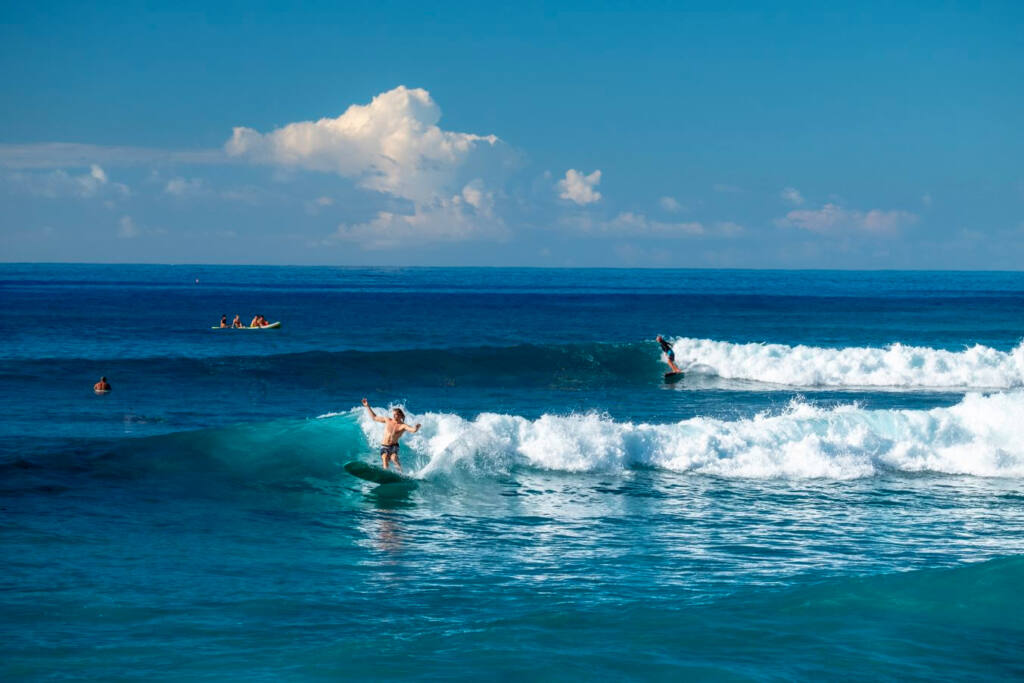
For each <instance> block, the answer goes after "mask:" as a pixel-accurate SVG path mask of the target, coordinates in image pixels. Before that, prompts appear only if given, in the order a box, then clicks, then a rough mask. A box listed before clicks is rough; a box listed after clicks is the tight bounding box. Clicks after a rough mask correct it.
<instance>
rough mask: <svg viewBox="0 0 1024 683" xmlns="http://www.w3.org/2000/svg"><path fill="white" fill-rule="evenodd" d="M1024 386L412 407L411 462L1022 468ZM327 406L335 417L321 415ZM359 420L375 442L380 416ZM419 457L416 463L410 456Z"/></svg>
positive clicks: (762, 471)
mask: <svg viewBox="0 0 1024 683" xmlns="http://www.w3.org/2000/svg"><path fill="white" fill-rule="evenodd" d="M1021 416H1024V393H1021V392H1011V393H1002V394H993V395H982V394H968V395H967V396H965V397H964V399H963V400H962V401H961V402H960V403H958V404H956V405H954V406H952V407H948V408H934V409H932V410H865V409H862V408H859V407H857V406H856V405H851V406H841V407H833V408H820V407H816V406H813V405H809V404H807V403H802V402H793V403H792V404H791V405H790V406H789V407H788V409H787V410H785V411H784V412H782V413H781V414H776V415H768V414H764V415H759V416H757V417H755V418H752V419H742V420H735V421H728V420H721V419H713V418H707V417H696V418H692V419H688V420H683V421H681V422H677V423H674V424H646V423H640V424H634V423H631V422H617V421H615V420H613V419H611V418H610V417H607V416H604V415H600V414H577V415H566V416H558V415H544V416H543V417H540V418H538V419H535V420H529V419H526V418H524V417H520V416H515V415H502V414H497V413H482V414H480V415H478V416H477V417H475V418H473V419H466V418H464V417H460V416H458V415H452V414H446V413H426V414H423V415H410V418H409V419H410V422H422V423H423V428H422V430H421V431H420V432H419V433H417V434H412V435H409V436H407V437H406V439H405V443H406V448H407V451H411V453H409V454H408V455H403V458H406V462H407V467H408V466H410V465H411V466H412V468H414V469H416V470H417V476H420V477H426V478H429V477H431V476H433V475H435V474H443V473H446V472H452V471H456V470H469V471H479V472H481V473H485V472H507V471H510V470H512V469H514V468H517V467H528V468H536V469H543V470H553V471H565V472H589V471H616V470H623V469H629V468H636V467H651V468H661V469H666V470H673V471H677V472H690V473H699V474H708V475H716V476H723V477H744V478H829V479H855V478H860V477H869V476H873V475H877V474H881V473H885V472H894V471H895V472H914V473H917V472H933V473H945V474H967V475H976V476H985V477H1022V476H1024V421H1022V420H1021ZM323 417H329V415H328V416H323ZM338 417H341V418H342V419H345V420H352V419H355V420H358V422H359V425H360V427H361V428H362V432H363V435H364V436H365V438H366V440H367V441H368V442H369V443H371V444H373V443H376V442H377V441H376V440H377V438H378V437H379V432H380V425H379V424H376V423H374V422H373V421H372V420H371V419H370V418H369V417H368V416H367V415H366V414H365V412H364V411H361V410H358V411H354V412H349V413H344V414H341V415H339V416H338ZM410 458H412V461H411V462H410V461H409V459H410Z"/></svg>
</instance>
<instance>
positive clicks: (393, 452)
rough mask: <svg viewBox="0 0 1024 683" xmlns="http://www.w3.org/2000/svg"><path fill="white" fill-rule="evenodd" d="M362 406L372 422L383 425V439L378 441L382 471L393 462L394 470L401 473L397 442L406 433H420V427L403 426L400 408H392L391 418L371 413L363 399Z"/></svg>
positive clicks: (403, 416) (403, 414) (371, 409)
mask: <svg viewBox="0 0 1024 683" xmlns="http://www.w3.org/2000/svg"><path fill="white" fill-rule="evenodd" d="M363 406H364V407H365V408H366V409H367V410H368V411H369V412H370V417H372V418H373V420H374V422H383V423H384V437H383V438H382V439H381V441H380V459H381V463H382V465H383V467H384V469H387V468H388V463H389V462H393V463H394V464H395V469H397V470H398V471H399V472H401V471H402V463H401V462H399V461H398V440H399V439H401V438H402V434H404V433H406V432H410V433H412V434H415V433H416V432H418V431H420V425H419V424H417V425H416V426H415V427H410V426H409V425H407V424H405V412H404V411H403V410H402V409H401V408H394V409H393V410H392V413H393V417H381V416H380V415H377V413H375V412H373V408H371V407H370V403H369V401H367V400H366V399H365V398H364V399H363Z"/></svg>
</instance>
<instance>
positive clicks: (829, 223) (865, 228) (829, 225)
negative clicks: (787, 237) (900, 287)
mask: <svg viewBox="0 0 1024 683" xmlns="http://www.w3.org/2000/svg"><path fill="white" fill-rule="evenodd" d="M915 222H917V215H916V214H913V213H911V212H909V211H901V210H896V211H882V210H880V209H872V210H870V211H867V212H864V211H854V210H850V209H844V208H843V207H841V206H839V205H838V204H833V203H828V204H825V205H824V206H823V207H821V208H820V209H799V210H794V211H790V212H789V213H787V214H786V215H785V217H783V218H779V219H776V221H775V224H776V225H778V226H780V227H793V228H799V229H801V230H807V231H809V232H815V233H819V234H837V233H843V232H851V231H854V232H858V231H859V232H867V233H875V234H886V233H894V232H896V231H898V230H899V229H900V228H902V227H903V226H906V225H912V224H913V223H915Z"/></svg>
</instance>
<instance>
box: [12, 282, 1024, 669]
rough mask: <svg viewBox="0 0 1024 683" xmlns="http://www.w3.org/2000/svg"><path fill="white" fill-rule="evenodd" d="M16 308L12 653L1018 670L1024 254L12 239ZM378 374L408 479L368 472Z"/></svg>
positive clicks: (1022, 657) (266, 663)
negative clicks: (626, 258)
mask: <svg viewBox="0 0 1024 683" xmlns="http://www.w3.org/2000/svg"><path fill="white" fill-rule="evenodd" d="M0 311H2V315H0V333H2V337H3V340H4V343H3V344H2V345H0V390H2V393H3V395H4V396H5V401H4V419H3V421H2V423H0V557H2V558H3V572H2V574H0V576H2V578H0V581H2V584H0V586H2V587H0V629H2V632H3V635H4V637H3V638H2V639H0V678H2V679H4V680H26V679H39V678H50V677H52V678H90V679H102V680H123V679H133V680H139V679H146V680H150V679H157V680H196V679H219V680H225V679H226V680H258V679H274V680H279V679H285V680H338V679H344V680H409V679H412V680H476V679H484V680H521V679H523V678H527V677H528V678H530V679H533V680H537V681H542V680H543V681H546V680H552V681H563V680H669V679H671V680H687V679H696V680H794V679H797V680H811V679H821V678H829V679H872V680H874V679H882V680H906V679H917V680H926V679H927V680H934V679H954V678H955V679H967V680H1005V679H1008V678H1020V677H1024V647H1022V643H1024V598H1022V593H1024V592H1022V591H1021V589H1020V583H1021V582H1022V581H1024V490H1022V487H1021V483H1022V481H1024V344H1022V336H1024V273H1009V272H849V271H728V270H723V271H715V270H590V269H580V270H545V269H472V268H454V269H445V268H437V269H432V268H418V269H402V268H395V269H391V268H291V267H226V266H124V265H46V264H6V265H0ZM257 313H260V314H263V315H264V316H265V317H266V318H267V319H268V320H270V321H281V323H282V326H281V328H280V329H277V330H241V331H235V330H214V329H211V326H214V325H217V324H218V322H219V320H220V316H221V315H222V314H225V315H227V316H228V318H229V319H231V318H232V317H233V316H234V315H235V314H239V315H241V317H242V319H243V320H245V321H246V322H248V320H250V319H251V318H252V317H253V315H255V314H257ZM659 334H661V335H664V336H665V337H666V338H667V339H668V340H669V341H670V342H671V343H672V345H673V348H674V351H675V354H676V359H677V362H678V363H679V364H680V366H681V367H683V369H684V370H685V371H686V375H685V377H684V379H683V380H682V381H680V382H677V383H674V384H668V383H665V381H664V379H663V373H664V372H665V370H666V366H665V363H664V361H663V360H662V357H661V353H660V350H659V348H658V345H657V344H656V343H655V342H654V337H655V336H656V335H659ZM101 375H104V376H106V377H107V378H108V380H109V382H110V383H111V385H112V387H113V390H112V391H111V392H110V393H109V394H107V395H96V394H94V393H93V391H92V385H93V384H94V383H95V382H96V381H97V380H98V379H99V377H100V376H101ZM363 397H367V398H368V399H369V401H370V404H371V405H372V406H373V407H374V408H375V409H377V410H378V412H380V411H387V410H388V409H389V408H391V407H402V408H404V410H405V411H406V412H407V413H408V421H409V422H410V423H422V429H421V431H420V432H419V433H416V434H410V435H407V436H406V437H405V438H404V439H403V442H402V443H403V445H402V451H401V458H402V462H403V464H404V466H405V468H406V471H407V472H408V473H410V474H411V476H412V477H413V478H414V479H415V483H416V486H415V487H412V486H398V487H394V486H392V487H387V486H385V487H381V488H377V487H375V486H374V485H372V484H370V483H368V482H365V481H363V480H360V479H356V478H354V477H352V476H350V475H349V474H347V473H346V472H345V470H344V469H343V465H344V463H346V462H348V461H350V460H364V461H366V462H379V458H378V456H377V455H376V452H377V451H376V448H377V446H378V444H379V439H380V425H378V424H376V423H374V422H373V421H372V420H370V419H369V417H368V415H367V414H366V412H365V411H364V409H363V408H362V407H361V406H360V399H361V398H363Z"/></svg>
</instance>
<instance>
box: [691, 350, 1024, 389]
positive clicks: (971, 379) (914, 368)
mask: <svg viewBox="0 0 1024 683" xmlns="http://www.w3.org/2000/svg"><path fill="white" fill-rule="evenodd" d="M672 348H673V349H674V350H675V352H676V358H677V359H678V360H679V361H680V362H681V363H684V364H685V363H689V364H690V366H691V367H690V370H691V371H693V372H703V373H710V374H715V375H718V376H719V377H723V378H728V379H748V380H755V381H758V382H771V383H775V384H784V385H788V386H799V387H879V388H985V389H1013V388H1018V387H1021V386H1024V342H1022V343H1021V344H1019V345H1018V346H1017V347H1016V348H1015V349H1013V350H1012V351H1009V352H1005V351H998V350H996V349H993V348H990V347H987V346H982V345H980V344H979V345H975V346H972V347H970V348H967V349H964V350H963V351H946V350H942V349H933V348H928V347H920V346H904V345H902V344H891V345H889V346H886V347H884V348H877V347H848V348H838V349H830V348H820V347H813V346H803V345H800V346H787V345H785V344H733V343H730V342H724V341H714V340H711V339H690V338H682V339H676V340H675V341H674V342H673V344H672Z"/></svg>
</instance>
